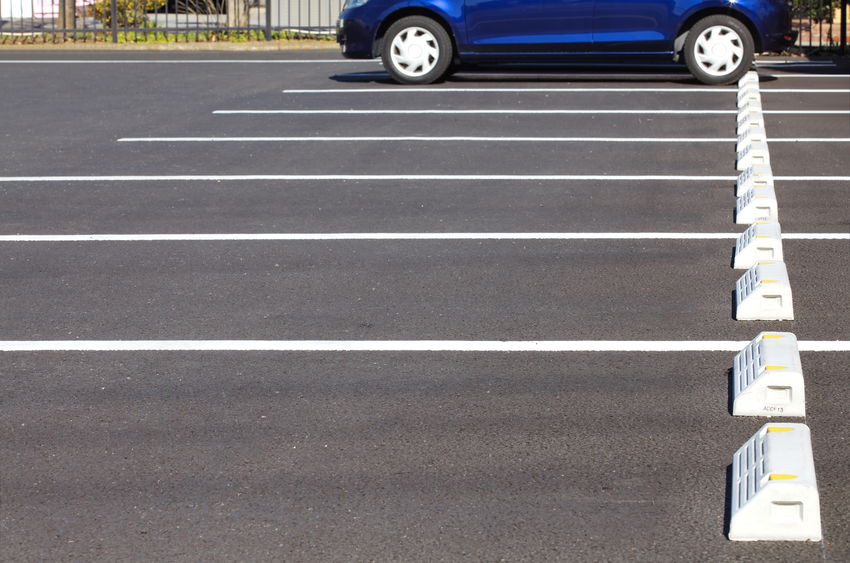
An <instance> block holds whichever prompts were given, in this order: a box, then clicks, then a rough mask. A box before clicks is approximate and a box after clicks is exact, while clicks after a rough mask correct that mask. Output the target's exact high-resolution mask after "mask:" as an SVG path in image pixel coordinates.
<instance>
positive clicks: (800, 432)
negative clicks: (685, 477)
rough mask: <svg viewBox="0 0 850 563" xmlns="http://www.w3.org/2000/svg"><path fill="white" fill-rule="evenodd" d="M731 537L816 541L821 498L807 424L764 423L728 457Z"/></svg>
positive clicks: (741, 539)
mask: <svg viewBox="0 0 850 563" xmlns="http://www.w3.org/2000/svg"><path fill="white" fill-rule="evenodd" d="M731 489H732V490H731V497H732V502H731V505H732V509H731V514H732V517H731V521H730V523H729V539H730V540H733V541H759V540H768V541H769V540H786V541H820V540H821V538H822V534H821V522H820V498H819V496H818V487H817V481H816V479H815V462H814V456H813V455H812V437H811V432H810V431H809V427H808V426H806V425H805V424H792V423H785V422H782V423H772V424H765V425H764V426H762V427H761V429H760V430H759V431H758V432H757V433H756V434H755V436H753V437H752V438H750V439H749V440H748V441H747V442H746V443H745V444H744V445H743V446H741V448H740V449H739V450H738V451H737V452H735V455H734V457H733V458H732V483H731Z"/></svg>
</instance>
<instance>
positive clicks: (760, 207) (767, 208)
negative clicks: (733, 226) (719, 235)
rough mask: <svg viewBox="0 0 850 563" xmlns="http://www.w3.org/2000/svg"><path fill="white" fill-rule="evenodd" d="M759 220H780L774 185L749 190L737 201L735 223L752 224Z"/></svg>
mask: <svg viewBox="0 0 850 563" xmlns="http://www.w3.org/2000/svg"><path fill="white" fill-rule="evenodd" d="M759 221H773V222H776V221H779V203H778V202H777V201H776V190H774V189H773V186H772V185H767V186H761V187H755V188H752V189H751V190H747V191H746V192H745V193H744V195H742V196H741V197H739V198H738V200H737V202H736V203H735V223H737V224H738V225H752V224H753V223H758V222H759Z"/></svg>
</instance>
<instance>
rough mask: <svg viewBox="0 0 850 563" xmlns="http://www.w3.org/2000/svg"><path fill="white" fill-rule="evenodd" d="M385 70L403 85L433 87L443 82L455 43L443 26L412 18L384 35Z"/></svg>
mask: <svg viewBox="0 0 850 563" xmlns="http://www.w3.org/2000/svg"><path fill="white" fill-rule="evenodd" d="M381 59H382V60H383V63H384V68H385V69H386V70H387V72H389V73H390V76H392V77H393V78H394V79H395V80H396V81H397V82H401V83H402V84H430V83H432V82H436V81H437V80H439V79H441V78H442V77H443V76H444V75H445V74H446V73H447V72H448V70H449V66H450V64H451V62H452V40H451V38H450V37H449V34H448V33H447V32H446V30H445V29H444V28H443V26H442V25H440V24H439V23H437V22H436V21H434V20H432V19H431V18H427V17H425V16H409V17H406V18H402V19H400V20H398V21H397V22H395V23H394V24H392V25H391V26H390V28H389V29H388V30H387V33H386V34H385V35H384V42H383V48H382V50H381Z"/></svg>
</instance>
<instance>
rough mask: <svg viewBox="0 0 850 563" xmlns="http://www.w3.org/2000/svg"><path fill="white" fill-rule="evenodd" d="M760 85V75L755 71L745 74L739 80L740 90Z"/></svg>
mask: <svg viewBox="0 0 850 563" xmlns="http://www.w3.org/2000/svg"><path fill="white" fill-rule="evenodd" d="M758 83H759V73H758V72H756V71H754V70H751V71H749V72H747V74H745V75H744V76H742V77H741V78H740V79H739V80H738V88H743V87H744V86H747V85H749V84H758Z"/></svg>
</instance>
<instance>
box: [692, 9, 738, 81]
mask: <svg viewBox="0 0 850 563" xmlns="http://www.w3.org/2000/svg"><path fill="white" fill-rule="evenodd" d="M754 51H755V47H754V45H753V37H752V35H751V34H750V32H749V30H748V29H747V27H746V26H745V25H744V24H743V23H741V22H740V21H738V20H737V19H735V18H732V17H729V16H709V17H707V18H703V19H701V20H699V21H698V22H697V23H695V24H694V26H693V27H692V28H691V29H690V31H689V32H688V38H687V40H685V62H686V63H687V65H688V70H690V71H691V74H693V75H694V77H695V78H696V79H697V80H699V81H700V82H702V83H703V84H730V83H732V82H735V81H737V80H738V79H739V78H741V77H742V76H744V74H746V73H747V71H748V70H749V69H750V65H752V62H753V57H754V54H755V53H754Z"/></svg>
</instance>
